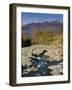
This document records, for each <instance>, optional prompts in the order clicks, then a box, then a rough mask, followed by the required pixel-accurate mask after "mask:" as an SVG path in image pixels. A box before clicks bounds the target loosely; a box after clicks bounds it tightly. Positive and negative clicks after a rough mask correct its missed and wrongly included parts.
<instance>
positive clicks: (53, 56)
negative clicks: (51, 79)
mask: <svg viewBox="0 0 72 90" xmlns="http://www.w3.org/2000/svg"><path fill="white" fill-rule="evenodd" d="M44 50H46V51H47V52H45V53H44V55H45V57H46V60H47V61H50V62H52V61H54V60H55V61H60V60H63V48H62V47H59V48H51V47H48V46H46V45H33V46H29V47H24V48H22V49H21V64H22V65H23V66H27V67H29V66H32V67H29V68H26V69H25V70H24V72H23V73H25V74H27V73H29V72H31V71H36V70H37V68H36V67H35V66H33V63H32V61H31V58H30V57H32V53H33V54H36V55H39V54H40V53H42V52H43V51H44ZM39 58H40V57H37V59H38V60H39ZM48 68H49V69H51V70H52V71H51V74H52V75H60V73H61V74H62V73H63V62H61V64H60V63H59V64H56V65H51V66H48Z"/></svg>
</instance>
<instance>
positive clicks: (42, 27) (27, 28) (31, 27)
mask: <svg viewBox="0 0 72 90" xmlns="http://www.w3.org/2000/svg"><path fill="white" fill-rule="evenodd" d="M21 28H22V32H24V33H27V34H32V32H38V31H52V32H62V31H63V23H61V22H58V21H52V22H48V21H46V22H42V23H39V22H38V23H30V24H26V25H22V27H21Z"/></svg>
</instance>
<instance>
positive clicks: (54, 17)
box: [21, 12, 63, 25]
mask: <svg viewBox="0 0 72 90" xmlns="http://www.w3.org/2000/svg"><path fill="white" fill-rule="evenodd" d="M45 21H48V22H51V21H59V22H63V15H62V14H48V13H47V14H46V13H45V14H44V13H26V12H21V24H22V25H26V24H29V23H37V22H38V23H39V22H45Z"/></svg>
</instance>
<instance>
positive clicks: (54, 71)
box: [48, 64, 63, 75]
mask: <svg viewBox="0 0 72 90" xmlns="http://www.w3.org/2000/svg"><path fill="white" fill-rule="evenodd" d="M48 68H49V69H51V70H52V71H51V74H52V75H60V73H63V67H62V65H60V64H58V65H53V66H49V67H48Z"/></svg>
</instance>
